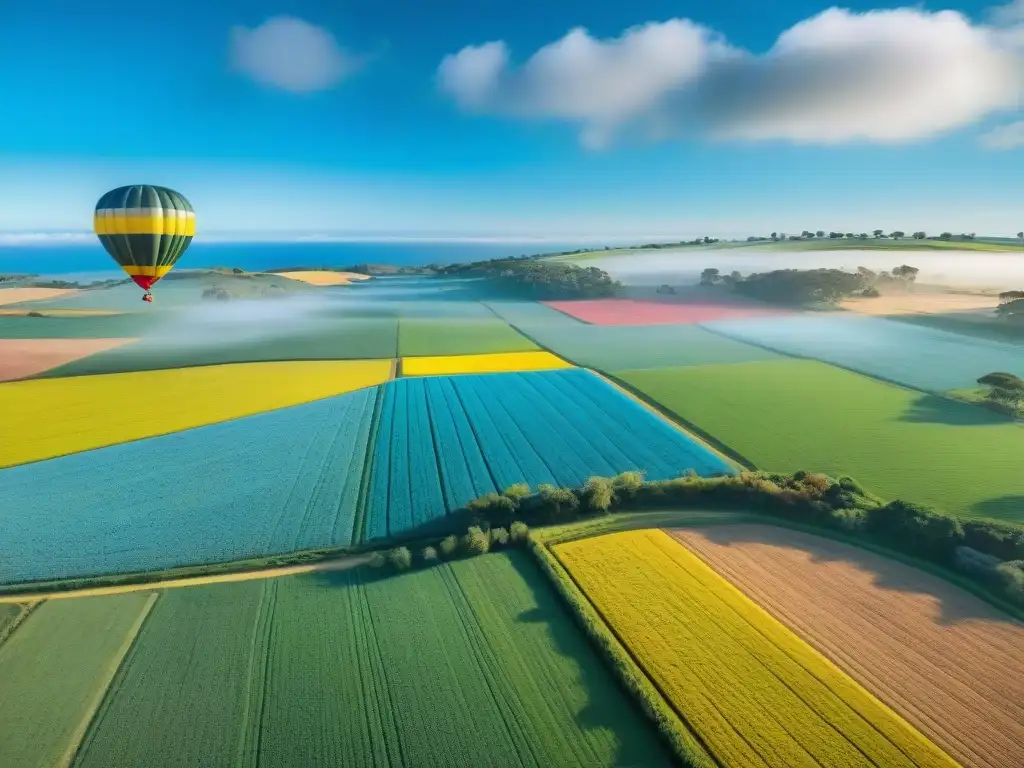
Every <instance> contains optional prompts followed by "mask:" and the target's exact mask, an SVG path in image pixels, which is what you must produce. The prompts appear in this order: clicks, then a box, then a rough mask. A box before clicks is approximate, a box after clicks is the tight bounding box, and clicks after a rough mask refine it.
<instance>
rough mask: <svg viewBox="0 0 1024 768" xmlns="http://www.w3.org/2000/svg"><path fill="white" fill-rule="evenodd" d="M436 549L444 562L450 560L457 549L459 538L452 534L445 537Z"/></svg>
mask: <svg viewBox="0 0 1024 768" xmlns="http://www.w3.org/2000/svg"><path fill="white" fill-rule="evenodd" d="M438 549H439V550H440V551H441V555H442V557H444V559H445V560H448V559H450V558H452V557H453V556H454V555H455V553H456V551H458V549H459V537H458V536H455V535H454V534H452V535H450V536H445V537H444V538H443V539H441V543H440V544H438Z"/></svg>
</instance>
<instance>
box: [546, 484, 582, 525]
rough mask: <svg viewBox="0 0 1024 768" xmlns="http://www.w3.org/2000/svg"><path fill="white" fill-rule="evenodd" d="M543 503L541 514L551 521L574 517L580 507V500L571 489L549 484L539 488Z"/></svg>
mask: <svg viewBox="0 0 1024 768" xmlns="http://www.w3.org/2000/svg"><path fill="white" fill-rule="evenodd" d="M537 492H538V494H539V496H540V501H541V512H542V514H543V513H546V515H545V517H546V518H547V519H549V520H561V519H564V518H567V517H570V516H572V515H573V514H574V513H575V512H576V511H577V510H578V509H579V507H580V500H579V498H578V497H577V496H576V494H575V493H573V492H572V490H570V489H569V488H556V487H555V486H553V485H548V484H547V483H543V484H541V485H540V486H539V487H538V488H537Z"/></svg>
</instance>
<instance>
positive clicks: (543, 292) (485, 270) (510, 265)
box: [439, 258, 622, 299]
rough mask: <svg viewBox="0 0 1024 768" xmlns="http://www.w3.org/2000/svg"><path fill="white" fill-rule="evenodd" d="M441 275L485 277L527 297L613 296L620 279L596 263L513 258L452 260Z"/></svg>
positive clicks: (494, 283)
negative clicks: (596, 265) (453, 262)
mask: <svg viewBox="0 0 1024 768" xmlns="http://www.w3.org/2000/svg"><path fill="white" fill-rule="evenodd" d="M439 272H440V274H443V275H462V276H465V275H473V276H478V277H483V278H486V279H487V280H488V281H489V282H490V283H491V284H492V285H493V286H494V287H495V288H497V289H498V290H500V291H502V292H503V293H508V294H512V295H516V296H522V297H524V298H530V299H592V298H602V297H606V296H614V295H615V294H616V293H618V292H619V291H620V290H621V289H622V283H620V282H619V281H618V280H613V279H612V277H611V275H609V274H608V273H607V272H605V271H604V270H603V269H598V268H597V267H581V266H578V265H576V264H563V263H558V262H545V261H537V260H534V259H524V258H512V259H491V260H489V261H475V262H472V263H469V264H452V265H449V266H447V267H440V268H439Z"/></svg>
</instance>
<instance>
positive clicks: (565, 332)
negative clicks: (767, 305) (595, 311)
mask: <svg viewBox="0 0 1024 768" xmlns="http://www.w3.org/2000/svg"><path fill="white" fill-rule="evenodd" d="M748 322H749V321H748ZM761 322H763V321H762V320H758V321H757V322H756V323H754V325H757V324H760V323H761ZM524 331H525V332H526V333H528V334H529V335H530V336H531V337H532V338H533V339H534V340H535V341H537V342H538V343H539V344H542V345H543V346H545V347H547V348H548V349H550V350H552V351H553V352H555V353H556V354H558V355H561V356H562V357H564V358H566V359H567V360H572V361H573V362H574V363H576V364H577V365H582V366H585V367H587V368H595V369H597V370H601V371H608V372H612V371H627V370H640V369H645V368H667V367H672V366H682V365H708V364H713V363H749V362H754V361H757V360H773V359H777V358H778V355H777V354H775V353H774V352H769V351H767V350H764V349H759V348H758V347H754V346H751V345H749V344H743V343H742V342H738V341H732V340H730V339H723V338H722V337H721V336H717V335H715V334H713V333H711V332H710V331H706V330H704V329H703V328H698V327H697V326H695V325H646V326H603V327H602V326H595V325H582V324H580V325H576V326H555V325H541V326H528V327H525V328H524Z"/></svg>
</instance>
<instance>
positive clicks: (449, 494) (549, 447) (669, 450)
mask: <svg viewBox="0 0 1024 768" xmlns="http://www.w3.org/2000/svg"><path fill="white" fill-rule="evenodd" d="M687 469H693V470H694V471H696V472H697V473H698V474H701V475H708V474H711V473H715V472H731V471H732V470H731V468H730V467H729V465H728V464H727V463H726V462H725V461H723V460H722V459H720V458H719V457H718V456H716V455H715V454H713V453H712V452H710V451H709V450H708V449H706V448H704V447H703V446H702V445H700V444H699V443H697V442H695V441H694V440H692V439H690V438H689V437H687V436H686V435H685V434H683V433H682V432H680V431H679V430H678V429H676V428H674V427H672V426H670V425H669V424H668V423H666V422H665V421H664V420H663V419H661V418H659V417H658V416H655V415H654V414H652V413H651V412H650V411H649V410H647V409H646V408H644V407H643V406H641V405H639V404H638V403H636V402H635V401H633V400H632V399H630V398H628V397H626V396H625V395H623V394H622V393H621V392H619V391H618V390H616V389H615V388H614V387H612V386H611V385H610V384H608V383H607V382H605V381H603V380H602V379H600V378H599V377H597V376H595V375H594V374H592V373H589V372H587V371H582V370H579V369H568V370H563V371H534V372H528V373H500V374H480V375H468V376H450V377H446V376H426V377H422V378H415V379H400V380H398V381H396V382H392V383H389V384H387V385H385V392H384V401H383V406H382V409H381V423H380V428H379V431H378V437H377V443H376V448H375V450H374V455H373V464H372V470H371V483H370V489H369V498H368V501H367V515H366V532H365V538H366V539H368V540H369V539H377V538H381V537H384V536H388V535H395V534H398V533H404V532H406V531H409V530H413V529H415V528H417V527H418V526H421V525H423V524H425V523H428V522H430V521H432V520H435V519H436V518H440V517H444V515H445V514H447V513H449V512H452V511H454V510H456V509H458V508H460V507H462V506H464V505H465V504H466V503H467V502H469V501H471V500H473V499H475V498H478V497H480V496H484V495H486V494H487V493H490V492H493V491H501V490H504V489H505V488H508V487H509V486H511V485H514V484H516V483H527V484H528V485H530V486H531V487H536V486H538V485H540V484H541V483H550V484H552V485H556V486H565V487H571V486H577V485H580V484H582V483H584V482H586V480H587V479H588V478H589V477H591V476H594V475H599V476H602V477H609V476H612V475H616V474H618V473H620V472H625V471H630V470H639V471H642V472H644V473H645V474H646V476H647V477H648V478H649V479H652V480H658V479H666V478H670V477H677V476H679V475H681V474H682V473H683V472H684V471H686V470H687Z"/></svg>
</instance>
